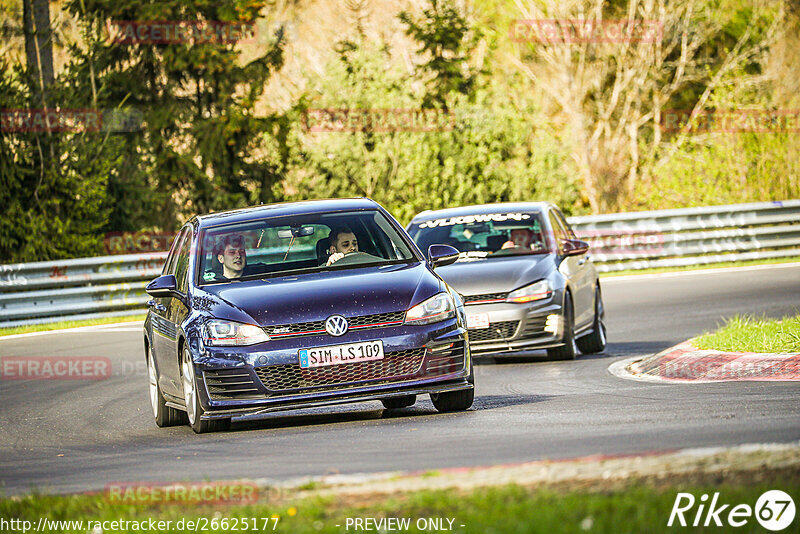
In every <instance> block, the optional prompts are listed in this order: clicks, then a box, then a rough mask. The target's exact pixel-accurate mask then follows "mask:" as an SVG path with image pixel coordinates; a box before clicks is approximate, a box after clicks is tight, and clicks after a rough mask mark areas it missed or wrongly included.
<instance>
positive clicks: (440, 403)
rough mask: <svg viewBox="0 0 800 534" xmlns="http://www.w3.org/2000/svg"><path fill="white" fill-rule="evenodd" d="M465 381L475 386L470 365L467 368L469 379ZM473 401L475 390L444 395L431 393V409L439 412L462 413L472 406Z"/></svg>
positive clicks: (449, 392) (451, 392)
mask: <svg viewBox="0 0 800 534" xmlns="http://www.w3.org/2000/svg"><path fill="white" fill-rule="evenodd" d="M467 381H468V382H469V383H470V384H472V385H473V386H474V385H475V373H474V371H473V370H472V365H471V364H470V367H469V378H468V379H467ZM474 400H475V388H474V387H473V388H471V389H465V390H461V391H448V392H446V393H431V402H433V407H434V408H436V409H437V410H438V411H440V412H463V411H464V410H467V409H469V407H470V406H472V402H473V401H474Z"/></svg>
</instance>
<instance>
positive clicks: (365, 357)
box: [297, 340, 383, 369]
mask: <svg viewBox="0 0 800 534" xmlns="http://www.w3.org/2000/svg"><path fill="white" fill-rule="evenodd" d="M297 354H298V356H299V357H300V367H301V368H303V369H308V368H310V367H324V366H326V365H341V364H345V363H356V362H368V361H371V360H382V359H383V341H381V340H378V341H363V342H361V343H347V344H344V345H329V346H327V347H315V348H313V349H300V350H299V351H297Z"/></svg>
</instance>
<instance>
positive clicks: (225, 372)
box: [203, 369, 264, 400]
mask: <svg viewBox="0 0 800 534" xmlns="http://www.w3.org/2000/svg"><path fill="white" fill-rule="evenodd" d="M203 378H204V379H205V381H206V389H208V395H209V397H211V399H212V400H244V399H263V398H264V393H262V392H260V391H259V390H258V387H257V386H256V384H255V383H254V382H253V379H252V378H251V377H250V373H249V372H248V371H247V370H246V369H218V370H215V371H203Z"/></svg>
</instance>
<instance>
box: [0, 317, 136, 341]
mask: <svg viewBox="0 0 800 534" xmlns="http://www.w3.org/2000/svg"><path fill="white" fill-rule="evenodd" d="M145 315H146V314H145V313H142V314H141V315H130V316H127V315H126V316H123V317H106V318H102V319H83V320H80V321H58V322H55V323H45V324H30V325H24V326H14V327H11V328H0V337H2V336H10V335H13V334H28V333H30V332H46V331H48V330H62V329H64V328H77V327H79V326H97V325H103V324H113V323H127V322H129V321H144V318H145Z"/></svg>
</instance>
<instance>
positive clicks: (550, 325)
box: [544, 313, 561, 334]
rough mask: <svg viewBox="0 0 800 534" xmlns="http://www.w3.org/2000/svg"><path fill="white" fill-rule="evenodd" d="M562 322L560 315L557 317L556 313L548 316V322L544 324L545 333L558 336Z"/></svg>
mask: <svg viewBox="0 0 800 534" xmlns="http://www.w3.org/2000/svg"><path fill="white" fill-rule="evenodd" d="M560 322H561V316H560V315H557V314H555V313H553V314H550V315H548V316H547V321H546V322H545V323H544V331H545V332H550V333H551V334H557V333H558V330H559V323H560Z"/></svg>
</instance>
